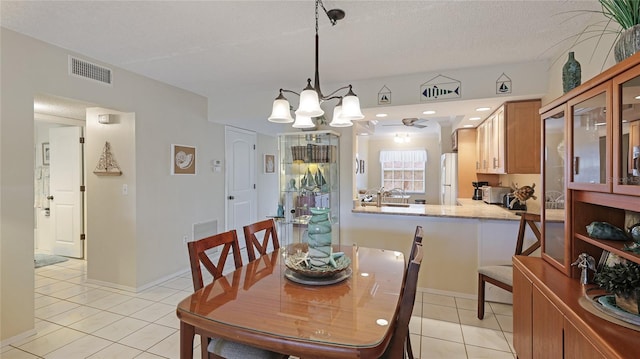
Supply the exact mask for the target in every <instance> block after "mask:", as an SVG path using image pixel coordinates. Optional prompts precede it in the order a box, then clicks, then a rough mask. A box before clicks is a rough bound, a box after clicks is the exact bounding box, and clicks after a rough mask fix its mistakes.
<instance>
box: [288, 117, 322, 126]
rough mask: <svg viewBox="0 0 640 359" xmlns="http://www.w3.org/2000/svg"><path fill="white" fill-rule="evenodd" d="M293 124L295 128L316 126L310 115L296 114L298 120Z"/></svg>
mask: <svg viewBox="0 0 640 359" xmlns="http://www.w3.org/2000/svg"><path fill="white" fill-rule="evenodd" d="M291 126H292V127H294V128H314V127H316V124H315V123H313V121H312V120H311V117H309V116H303V115H296V122H294V123H293V125H291Z"/></svg>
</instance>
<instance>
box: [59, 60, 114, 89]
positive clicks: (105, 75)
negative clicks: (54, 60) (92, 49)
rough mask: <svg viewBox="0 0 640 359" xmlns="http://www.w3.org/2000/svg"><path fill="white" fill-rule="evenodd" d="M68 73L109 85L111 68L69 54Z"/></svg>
mask: <svg viewBox="0 0 640 359" xmlns="http://www.w3.org/2000/svg"><path fill="white" fill-rule="evenodd" d="M69 74H70V75H73V76H77V77H82V78H85V79H90V80H94V81H98V82H100V83H103V84H107V85H111V81H112V77H111V69H108V68H106V67H102V66H99V65H96V64H93V63H91V62H88V61H85V60H80V59H78V58H75V57H73V56H69Z"/></svg>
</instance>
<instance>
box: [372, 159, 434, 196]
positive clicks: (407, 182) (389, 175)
mask: <svg viewBox="0 0 640 359" xmlns="http://www.w3.org/2000/svg"><path fill="white" fill-rule="evenodd" d="M426 162H427V151H426V150H394V151H380V167H381V172H382V185H383V186H384V188H385V189H387V190H390V189H393V188H401V189H403V190H404V191H405V192H406V193H424V188H425V186H424V181H425V164H426Z"/></svg>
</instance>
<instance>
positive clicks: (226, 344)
mask: <svg viewBox="0 0 640 359" xmlns="http://www.w3.org/2000/svg"><path fill="white" fill-rule="evenodd" d="M219 247H222V248H221V250H220V254H219V257H218V260H217V263H216V264H214V262H213V261H212V260H211V258H210V257H209V254H208V253H207V252H209V253H211V250H212V249H214V248H219ZM187 248H188V250H189V261H190V263H191V278H192V280H193V289H194V291H197V290H199V289H201V288H203V287H204V281H203V277H202V269H201V266H200V264H201V263H202V265H203V266H204V267H205V269H207V271H208V272H209V273H210V274H211V275H212V276H213V280H216V279H218V278H220V277H222V275H223V274H222V272H223V271H224V266H225V264H226V261H227V258H228V256H229V253H231V254H232V255H233V261H234V265H235V269H238V268H240V267H242V258H241V257H240V246H239V245H238V235H237V233H236V231H235V229H234V230H231V231H228V232H223V233H219V234H215V235H213V236H210V237H206V238H203V239H200V240H197V241H193V242H189V243H187ZM196 334H199V335H200V339H201V351H202V358H210V359H220V358H222V359H245V358H265V359H267V358H269V359H270V358H286V357H287V356H283V355H282V354H279V353H275V352H271V351H268V350H263V349H260V348H255V347H252V346H250V345H245V344H241V343H236V342H233V341H230V340H226V339H222V338H208V337H207V336H206V334H205V333H201V332H198V331H196Z"/></svg>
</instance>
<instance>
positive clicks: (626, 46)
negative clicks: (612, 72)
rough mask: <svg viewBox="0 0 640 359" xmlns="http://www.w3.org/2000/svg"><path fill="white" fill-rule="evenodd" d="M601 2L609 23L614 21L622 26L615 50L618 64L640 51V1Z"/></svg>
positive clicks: (605, 0) (603, 0)
mask: <svg viewBox="0 0 640 359" xmlns="http://www.w3.org/2000/svg"><path fill="white" fill-rule="evenodd" d="M599 1H600V5H602V14H603V15H604V16H606V17H607V18H609V23H610V22H612V21H613V22H616V23H617V24H618V25H620V28H621V30H620V32H619V33H618V38H617V41H616V43H615V45H614V48H613V53H614V56H615V59H616V62H620V61H622V60H624V59H626V58H627V57H629V56H631V55H633V54H635V53H636V52H638V50H640V1H638V0H599ZM607 25H608V24H607ZM605 28H606V27H605Z"/></svg>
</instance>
